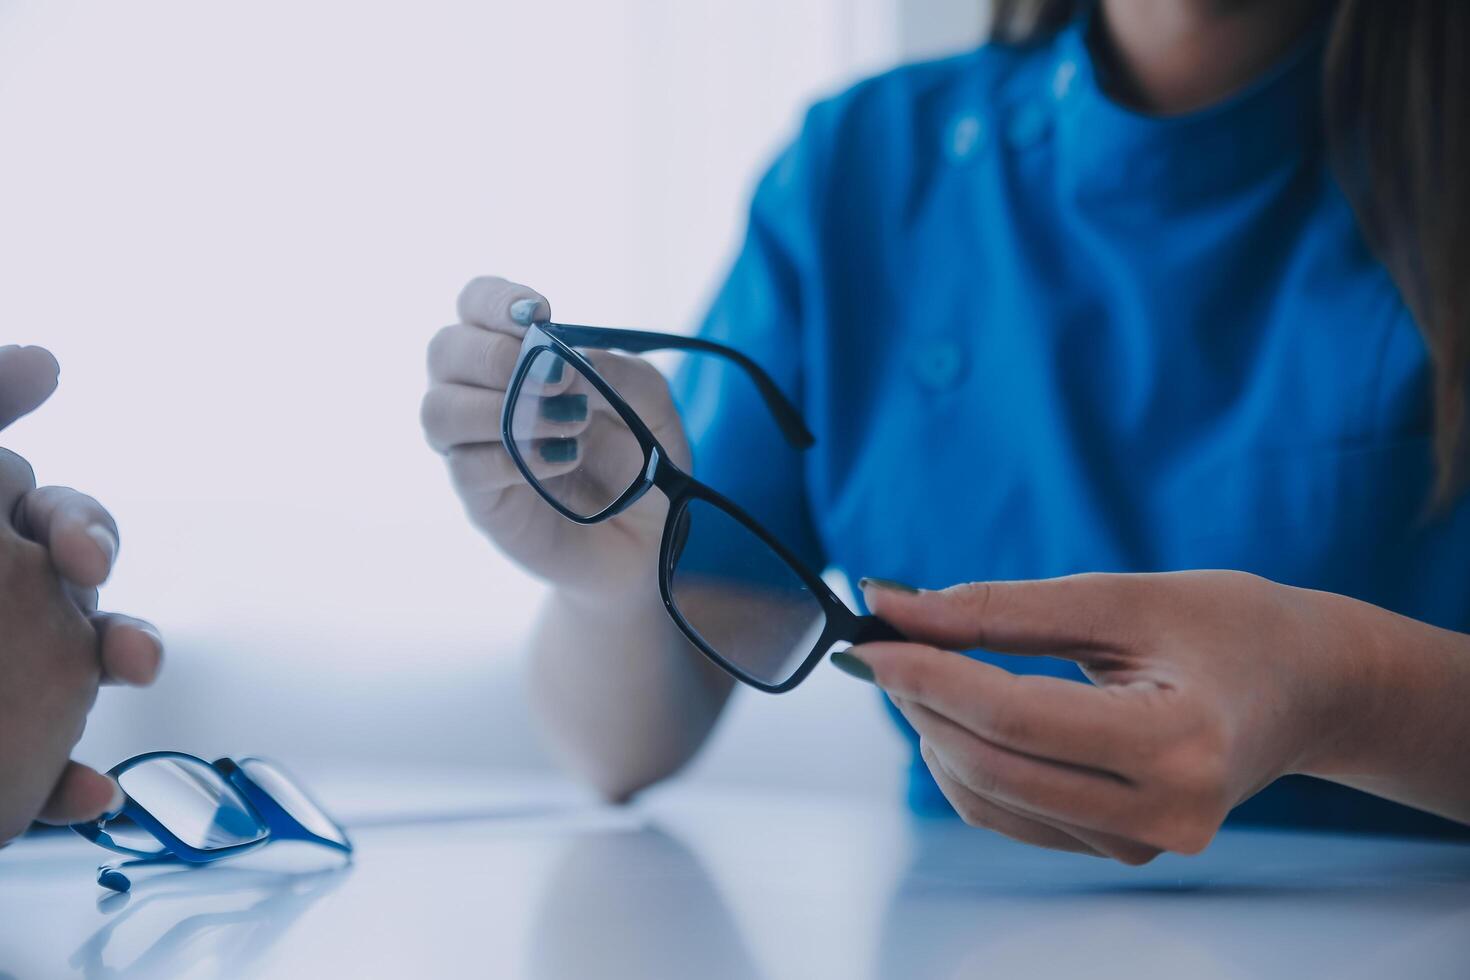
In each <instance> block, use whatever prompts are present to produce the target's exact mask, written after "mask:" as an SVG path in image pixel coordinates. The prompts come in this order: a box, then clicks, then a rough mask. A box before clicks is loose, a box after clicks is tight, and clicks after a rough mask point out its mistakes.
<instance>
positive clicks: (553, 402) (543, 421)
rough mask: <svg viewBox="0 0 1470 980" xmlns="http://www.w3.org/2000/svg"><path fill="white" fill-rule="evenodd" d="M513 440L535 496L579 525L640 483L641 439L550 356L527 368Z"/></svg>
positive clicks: (539, 356)
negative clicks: (541, 495) (549, 501)
mask: <svg viewBox="0 0 1470 980" xmlns="http://www.w3.org/2000/svg"><path fill="white" fill-rule="evenodd" d="M510 433H511V438H512V440H513V441H514V442H515V448H516V452H517V453H518V454H519V455H520V457H521V460H522V461H523V462H524V463H525V465H526V468H527V469H529V470H530V471H531V473H530V475H531V479H532V480H533V481H534V482H535V484H536V485H537V487H538V488H539V489H540V491H541V492H542V493H544V494H546V495H547V496H549V497H551V498H552V499H553V500H555V501H556V502H557V503H559V504H560V505H561V506H563V507H565V508H566V509H567V510H569V511H571V512H572V513H573V514H576V515H577V516H578V517H594V516H596V515H597V514H600V513H601V512H602V511H604V510H606V509H607V508H608V507H609V506H611V505H612V504H613V503H614V502H615V501H616V500H617V499H618V498H619V497H621V496H622V495H623V494H624V493H625V492H627V490H628V488H630V487H632V486H633V485H634V484H635V483H637V482H638V480H639V479H640V478H641V477H642V475H643V467H644V462H645V457H644V453H643V448H642V446H641V445H640V444H639V442H638V437H637V436H635V435H634V434H633V431H632V430H631V429H629V428H628V426H627V423H625V422H624V421H623V418H622V416H620V415H619V414H618V413H617V411H616V410H615V409H614V408H613V406H612V405H611V404H610V403H609V402H608V400H607V399H606V398H604V397H603V396H602V393H601V392H599V391H598V390H597V388H596V387H595V386H593V384H592V382H591V381H589V380H588V379H587V378H586V377H585V376H583V375H582V373H581V372H580V371H579V370H578V369H577V367H576V365H575V364H573V363H572V362H570V361H567V360H565V359H564V358H563V357H562V356H561V355H560V354H558V353H557V352H556V351H554V350H551V349H550V348H546V349H543V350H541V351H538V352H537V353H536V354H535V356H534V357H533V358H532V359H531V361H530V363H529V364H528V365H527V367H526V370H525V375H524V377H523V379H522V381H521V385H520V389H519V391H517V393H516V398H515V401H514V403H513V404H512V405H511V413H510Z"/></svg>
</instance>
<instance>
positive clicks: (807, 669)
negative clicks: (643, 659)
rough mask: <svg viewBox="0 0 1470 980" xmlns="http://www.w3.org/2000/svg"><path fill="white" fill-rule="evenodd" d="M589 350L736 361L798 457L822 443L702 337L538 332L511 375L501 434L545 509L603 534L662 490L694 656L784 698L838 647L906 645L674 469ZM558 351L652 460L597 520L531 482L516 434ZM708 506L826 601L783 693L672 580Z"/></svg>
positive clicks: (662, 563) (665, 573)
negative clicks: (721, 638) (724, 642)
mask: <svg viewBox="0 0 1470 980" xmlns="http://www.w3.org/2000/svg"><path fill="white" fill-rule="evenodd" d="M576 347H584V348H590V349H597V350H619V351H625V352H627V353H630V354H644V353H648V352H650V351H655V350H685V351H691V352H694V353H700V354H713V355H715V356H718V357H723V358H725V359H726V360H729V361H731V362H732V363H734V364H735V365H737V366H738V367H740V368H741V369H742V370H744V371H745V373H746V374H747V375H749V377H750V379H751V381H752V382H753V383H754V384H755V386H756V389H757V390H758V391H759V392H760V394H761V398H762V400H763V401H764V402H765V403H766V406H767V408H768V409H769V410H770V412H771V415H772V417H773V418H774V419H775V421H776V424H777V426H778V427H779V428H780V429H781V433H782V435H783V436H784V437H785V438H786V440H787V441H788V442H789V443H791V444H792V445H793V446H795V447H796V448H797V449H807V448H809V447H810V446H812V445H813V444H814V443H815V442H816V440H815V438H813V436H812V434H811V432H810V430H808V429H807V427H806V424H805V423H804V422H803V421H802V418H801V413H800V411H798V410H797V408H796V407H795V406H794V405H792V404H791V402H790V400H789V399H787V397H786V396H785V394H783V393H782V391H781V389H780V387H779V386H778V385H777V384H776V382H775V381H774V380H773V379H772V378H771V376H770V375H769V374H767V373H766V372H765V371H764V370H763V369H762V368H761V367H760V365H758V364H756V363H755V362H754V361H752V360H751V359H750V358H748V357H746V356H745V355H744V354H742V353H740V352H739V351H737V350H735V349H734V348H733V347H726V346H725V345H723V344H718V343H715V342H714V341H709V340H704V339H703V338H699V337H680V336H677V335H675V334H665V333H657V332H655V331H649V330H623V329H618V328H613V327H586V326H578V325H575V324H565V323H549V322H547V323H537V324H534V325H532V326H530V327H528V328H527V330H526V336H525V339H524V340H523V341H522V342H521V352H520V355H519V356H518V357H517V359H516V364H515V368H514V369H513V370H512V372H511V382H510V385H509V387H508V388H507V390H506V394H505V402H504V404H503V405H502V407H501V413H500V432H501V439H502V442H503V443H504V445H505V449H506V451H507V452H509V453H510V458H511V459H512V460H513V461H514V462H515V465H516V468H517V469H518V470H520V472H521V476H522V477H524V478H525V480H526V482H527V483H528V484H530V486H531V488H532V489H534V490H535V491H536V493H537V494H539V495H540V497H541V499H543V500H545V501H546V502H547V503H548V504H550V505H551V506H552V507H553V508H554V509H555V510H556V511H557V513H559V514H561V515H562V516H563V517H565V518H566V519H567V520H569V521H573V522H574V523H577V524H583V525H589V524H598V523H601V522H602V521H605V520H608V519H609V518H612V517H616V516H617V515H618V514H620V513H622V512H623V511H625V510H627V509H628V508H629V507H631V506H633V504H635V503H637V502H638V500H639V498H641V497H642V496H643V495H644V494H645V493H647V492H648V490H649V488H651V487H654V488H657V489H658V490H659V492H661V493H662V494H663V495H664V496H665V497H666V498H668V501H669V511H668V515H667V517H666V518H665V520H664V530H663V537H662V540H661V542H660V545H659V557H658V591H659V597H660V598H661V599H662V600H663V604H664V609H665V610H667V611H668V614H669V617H670V618H671V619H673V621H674V623H675V625H677V626H678V627H679V629H680V630H681V631H682V632H683V633H684V635H685V636H686V637H688V638H689V640H690V642H692V643H693V644H694V645H695V647H697V648H698V649H699V651H700V652H701V653H703V654H704V655H705V656H706V657H708V658H709V659H710V660H711V661H712V662H713V663H714V664H715V665H717V666H718V667H719V668H720V669H722V670H724V671H725V672H726V673H728V674H730V675H731V676H732V677H734V678H735V679H736V680H738V681H740V682H741V683H743V684H748V685H750V686H751V687H754V688H756V689H757V690H760V691H765V692H766V693H768V694H782V693H784V692H786V691H789V690H791V689H792V688H794V687H796V685H798V684H800V683H801V682H802V681H803V680H805V679H806V676H807V675H808V674H810V673H811V672H812V670H813V669H814V668H815V667H816V666H817V664H818V663H819V662H820V661H821V659H822V657H823V655H824V654H825V653H826V652H827V651H828V650H829V649H831V647H832V646H833V644H836V643H853V644H857V643H869V642H874V641H878V640H901V639H903V637H902V635H901V634H899V633H898V632H897V631H896V630H894V629H893V627H891V626H889V625H888V624H887V623H885V622H883V621H882V620H881V619H879V618H878V617H876V616H861V615H858V614H857V613H855V612H853V611H852V610H851V609H849V608H847V604H846V603H844V602H843V601H842V600H841V599H839V598H837V596H836V595H835V594H834V593H833V592H832V590H831V589H830V588H828V587H827V583H826V582H823V581H822V578H821V576H820V575H818V574H816V573H815V572H813V571H812V570H811V569H810V568H808V567H807V566H806V564H805V563H804V562H802V561H801V560H800V559H799V558H797V557H796V555H795V554H793V553H792V552H791V550H790V549H788V548H787V547H786V546H785V545H784V544H782V543H781V541H779V540H778V539H777V538H776V537H775V536H773V535H772V534H771V533H770V532H769V531H767V530H766V529H765V528H764V527H762V526H761V524H760V522H759V521H757V520H756V519H755V518H753V517H751V516H750V515H749V514H747V513H746V512H745V511H744V510H742V509H741V508H740V507H739V506H738V505H737V504H736V503H735V502H734V501H732V500H729V499H728V498H726V497H724V496H722V495H721V494H720V493H718V492H717V491H715V490H714V489H713V488H711V487H710V486H708V485H707V484H704V483H701V482H700V481H699V480H696V479H695V478H694V477H693V476H691V475H690V474H688V473H685V472H684V471H683V470H681V469H679V467H677V466H675V465H674V464H673V463H672V462H670V461H669V457H668V453H667V451H665V450H664V448H663V446H661V445H660V444H659V441H658V440H657V439H656V438H654V435H653V432H652V431H650V430H649V428H648V426H647V425H645V424H644V422H643V420H642V419H641V418H639V417H638V414H637V413H636V412H634V411H633V409H632V408H631V407H630V406H629V405H628V403H627V402H626V401H625V400H624V399H623V397H622V396H621V395H619V394H618V392H617V390H616V389H614V388H613V386H612V385H610V384H608V383H607V381H606V379H604V378H603V377H602V375H601V374H600V373H598V371H597V369H596V368H595V367H593V366H592V362H591V361H589V360H588V359H587V358H585V357H583V356H582V355H581V354H580V353H578V352H577V351H576V350H575V349H574V348H576ZM548 350H549V351H551V352H552V353H554V354H556V355H558V356H559V357H561V358H562V359H563V360H565V361H568V362H570V363H571V365H572V367H573V368H574V369H575V370H577V371H578V372H579V373H581V375H582V376H583V377H584V378H586V379H587V381H588V382H589V383H590V384H591V385H592V386H593V387H594V388H596V389H597V391H598V393H599V394H601V395H602V397H603V398H605V399H606V400H607V403H608V404H609V405H611V406H612V408H613V410H614V411H616V412H617V413H618V416H619V417H620V418H621V419H622V421H623V423H624V424H625V425H627V427H628V429H629V430H630V431H631V432H632V433H633V436H634V438H636V439H637V440H638V445H639V448H640V450H641V451H642V453H643V470H642V476H641V477H639V478H638V479H636V480H635V481H634V482H633V483H632V484H631V485H630V486H629V487H628V488H627V489H626V490H624V491H623V493H622V494H621V495H620V496H618V497H617V499H615V500H614V501H613V502H612V503H610V504H608V505H607V506H606V507H605V508H603V509H602V510H601V511H599V512H598V513H596V514H593V515H591V516H583V515H581V514H577V513H575V512H573V511H571V510H569V509H567V508H566V507H565V506H563V505H562V504H561V503H560V502H559V501H558V500H557V499H556V498H555V497H554V496H553V495H552V494H551V493H550V492H549V491H548V490H546V489H545V488H544V487H542V486H541V483H540V481H538V480H537V479H536V477H535V476H534V475H533V474H532V472H531V468H530V466H528V465H527V463H526V461H525V459H523V458H522V456H521V453H520V450H519V449H518V448H517V446H516V440H515V438H514V436H513V434H512V430H511V420H512V416H513V415H514V413H515V405H516V401H517V399H518V397H519V395H520V390H521V386H522V384H523V383H524V382H525V380H526V376H527V374H528V373H529V371H530V366H531V364H532V362H533V361H534V360H535V359H536V357H537V355H539V354H540V353H541V352H542V351H548ZM694 500H702V501H704V502H705V503H707V504H710V505H712V506H714V507H716V508H718V509H719V510H721V511H723V512H724V513H725V514H726V515H727V516H729V517H731V518H733V519H734V520H735V521H737V522H738V523H740V524H741V525H742V526H743V527H744V528H745V529H746V530H748V531H750V532H751V533H752V534H754V535H755V536H756V537H757V538H759V539H760V540H761V541H762V542H763V543H764V544H765V545H766V547H767V548H769V549H771V551H772V552H773V553H774V554H775V555H776V556H777V557H778V558H780V559H781V560H782V561H783V562H785V563H786V565H787V567H789V568H790V569H791V571H792V572H793V573H795V574H796V576H797V577H798V578H800V579H801V581H802V584H803V585H805V586H806V588H807V590H808V591H809V592H810V593H811V594H812V596H813V597H814V598H815V599H816V600H817V603H818V605H820V606H821V607H822V613H823V615H824V616H825V617H826V620H825V622H824V623H823V625H822V633H821V636H820V637H818V639H817V641H816V643H815V645H814V646H813V648H812V649H811V651H809V652H808V653H807V655H806V657H805V659H804V660H803V661H802V662H801V664H800V665H799V666H798V667H797V668H796V670H795V671H794V672H793V673H792V674H791V676H790V677H788V678H787V679H785V680H784V681H781V682H780V683H778V684H770V683H767V682H765V681H762V680H761V679H759V678H757V677H754V676H752V675H751V674H749V673H748V672H746V671H744V670H742V669H741V668H740V667H739V666H737V665H736V664H734V663H732V662H731V661H730V660H728V659H726V658H725V657H724V656H722V655H721V654H720V653H719V651H717V650H715V649H714V648H713V647H711V646H710V645H709V644H708V643H707V642H705V640H704V638H703V637H702V636H700V634H699V631H698V630H696V629H695V628H694V627H693V626H692V625H691V624H690V623H689V621H688V620H686V619H685V618H684V615H683V613H681V612H680V611H679V607H678V605H677V604H676V603H675V602H674V598H673V587H672V575H673V572H674V567H675V564H676V561H677V557H678V556H677V555H676V554H675V551H674V536H675V534H676V529H677V528H678V526H679V521H680V519H681V518H682V517H683V516H684V514H685V512H686V511H687V509H688V506H689V504H690V502H691V501H694Z"/></svg>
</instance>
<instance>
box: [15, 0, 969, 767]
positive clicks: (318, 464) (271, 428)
mask: <svg viewBox="0 0 1470 980" xmlns="http://www.w3.org/2000/svg"><path fill="white" fill-rule="evenodd" d="M979 13H980V11H979V4H978V3H972V2H970V0H926V2H910V3H907V4H904V3H900V0H860V2H859V0H752V2H746V3H740V4H733V3H714V2H688V0H616V2H610V0H597V2H592V0H539V2H537V3H524V2H511V0H495V2H471V0H421V2H417V3H414V4H390V3H367V2H361V0H357V2H343V0H315V2H310V3H302V2H299V0H297V2H289V3H288V2H282V0H257V2H254V3H251V4H225V3H212V2H199V0H131V2H128V3H102V2H92V3H83V2H68V0H45V2H0V343H39V344H44V345H46V346H48V347H50V348H51V349H52V350H53V351H54V352H55V353H56V354H57V356H58V357H59V359H60V360H61V363H62V367H63V370H62V380H61V389H60V391H59V393H58V394H57V396H56V397H55V398H54V399H53V401H52V402H51V403H50V404H48V405H47V406H46V407H45V408H44V409H43V410H42V411H41V412H40V413H38V414H37V415H36V416H34V417H32V418H30V419H27V420H25V421H23V422H22V423H21V424H19V425H18V426H16V427H15V428H14V429H13V430H11V431H8V432H6V433H4V434H3V436H0V441H3V443H4V444H5V445H7V446H8V447H10V448H13V449H15V450H17V451H19V452H21V453H22V454H23V455H25V456H27V457H28V458H29V459H31V460H32V462H33V463H34V464H35V467H36V469H37V471H38V474H39V475H40V477H41V479H42V481H43V482H49V483H65V484H72V485H75V486H78V487H81V488H84V489H86V490H88V491H89V492H92V493H94V494H96V495H97V496H98V497H99V498H100V499H102V500H103V501H104V502H105V503H106V504H108V505H109V506H110V507H111V508H112V509H113V512H114V513H115V514H116V516H117V517H118V520H119V523H120V524H121V527H122V531H123V543H124V547H123V557H122V561H121V564H120V566H119V568H118V571H117V574H116V576H115V577H114V581H113V582H112V583H111V585H110V586H109V587H108V588H107V590H106V591H105V593H104V603H105V604H106V605H108V606H110V607H112V608H117V609H121V610H125V611H128V612H132V613H135V614H137V615H142V616H146V617H149V618H152V619H154V620H155V621H156V622H157V623H158V624H159V625H160V626H161V627H162V628H163V630H164V632H165V635H166V638H167V641H168V651H169V652H168V663H167V670H166V672H165V677H164V679H163V680H162V681H161V682H160V683H159V684H158V685H157V686H156V687H155V688H153V689H152V690H149V691H146V692H133V691H107V692H105V693H104V694H103V697H102V699H101V701H100V703H99V706H98V708H97V710H96V711H95V712H94V717H93V721H92V724H91V726H90V729H89V732H88V735H87V737H86V739H85V740H84V742H83V745H82V747H81V750H80V752H81V756H82V757H83V758H84V759H86V760H87V761H89V762H92V763H93V764H97V765H101V766H106V765H110V764H111V763H112V762H114V761H117V760H118V759H120V758H122V757H123V756H125V755H128V754H131V753H133V752H136V751H141V750H144V749H148V748H178V749H184V750H191V751H195V752H198V753H201V754H211V753H216V752H218V753H224V752H264V753H270V754H274V755H276V756H279V757H280V758H282V759H283V760H285V761H287V762H292V763H294V764H295V765H296V767H297V768H299V769H306V770H312V769H317V770H320V769H325V768H329V767H332V766H341V767H346V766H349V765H362V764H365V763H370V762H371V761H372V760H374V759H378V758H391V759H395V760H399V761H403V760H409V761H412V760H421V761H423V762H424V764H425V765H426V766H429V765H435V766H442V765H453V764H465V763H472V764H482V765H510V766H527V767H529V766H539V765H542V764H544V760H543V757H542V755H541V752H540V749H539V747H538V746H537V744H536V742H535V740H534V738H533V736H532V734H531V732H530V729H529V726H528V719H527V717H526V712H525V708H524V706H523V705H522V703H521V699H520V679H519V674H520V663H519V658H518V655H517V653H518V650H519V647H520V645H521V642H522V638H523V636H524V634H525V631H526V629H527V626H528V624H529V622H530V619H531V610H532V609H533V607H534V604H535V602H536V601H537V598H538V596H539V593H540V586H539V585H537V584H536V583H535V582H533V581H531V580H529V579H528V578H526V577H525V576H524V575H522V574H521V573H520V572H518V571H517V570H516V569H515V568H513V567H512V566H510V565H509V564H508V563H507V562H506V561H505V560H504V559H502V558H501V557H500V556H499V555H497V554H496V553H495V552H494V551H493V550H492V549H491V548H490V546H489V545H487V544H486V543H485V542H484V541H482V540H481V539H479V538H478V537H477V536H476V535H475V534H474V532H473V531H472V530H471V529H470V528H469V526H468V524H467V523H466V522H465V521H464V519H463V518H462V516H461V514H460V511H459V507H458V504H457V502H456V501H455V499H454V497H453V496H452V494H451V493H450V490H449V487H448V481H447V479H446V478H445V475H444V473H443V471H442V466H441V464H440V461H439V460H438V458H437V457H435V456H434V455H433V454H432V453H430V451H429V450H428V449H427V448H426V447H425V446H424V445H423V441H422V438H421V436H420V432H419V428H418V418H417V406H418V399H419V397H420V395H421V393H422V389H423V350H424V346H425V344H426V342H427V341H428V339H429V337H430V336H431V335H432V334H433V332H434V330H435V329H436V328H438V327H439V326H441V325H442V324H444V323H447V322H449V321H450V320H451V319H452V317H453V301H454V297H455V294H456V292H457V291H458V288H459V286H460V285H461V284H462V283H463V282H464V281H465V280H467V279H468V278H469V277H471V276H473V275H475V274H478V273H482V272H495V273H498V274H503V275H506V276H509V277H512V278H516V279H519V280H521V281H524V282H527V283H530V284H532V285H534V286H535V287H536V288H538V289H540V290H542V291H543V292H545V293H546V294H548V295H549V296H550V297H551V299H552V302H553V304H554V306H555V308H556V311H557V314H558V315H559V316H561V317H564V318H566V319H570V320H573V321H582V322H591V323H603V324H610V325H630V326H640V327H648V328H655V329H671V330H687V329H689V328H691V327H692V326H693V325H694V323H695V322H696V321H697V319H698V316H699V314H700V311H701V309H702V307H703V305H704V303H705V302H706V301H707V298H708V297H709V295H710V294H711V292H712V291H713V289H714V287H715V285H716V284H717V282H718V279H719V277H720V275H721V274H722V273H723V270H724V267H725V265H726V264H727V263H728V261H729V258H730V254H731V252H732V249H733V248H734V246H735V244H736V242H737V240H738V235H739V233H740V231H741V225H742V220H743V211H744V207H745V203H746V199H747V195H748V193H749V189H750V187H751V186H752V185H753V182H754V180H755V178H756V177H757V176H758V174H759V172H760V170H761V169H762V168H763V167H764V165H765V163H766V162H767V161H768V160H769V159H770V157H771V156H772V155H773V154H774V153H775V152H776V150H777V148H778V147H779V146H780V144H781V143H782V142H783V141H784V140H785V139H786V138H788V137H789V135H790V134H791V133H792V131H793V130H794V127H795V124H796V122H797V120H798V119H799V116H800V113H801V111H802V109H803V108H804V106H805V105H806V104H807V103H808V102H809V101H810V100H811V99H813V98H815V97H818V96H820V95H822V94H826V93H829V92H832V91H835V90H837V89H838V88H840V87H841V86H843V85H845V84H847V83H849V82H850V81H852V80H853V79H855V78H856V77H858V76H860V75H863V74H867V73H870V72H872V71H875V70H879V69H882V68H885V67H887V66H889V65H891V64H893V63H895V62H897V61H898V60H900V59H902V58H904V57H911V56H914V55H916V54H929V53H932V52H934V51H937V50H942V49H944V48H946V47H949V46H955V47H958V46H961V45H963V44H965V43H969V42H970V41H971V40H972V39H973V37H974V36H975V33H976V31H977V30H978V23H979ZM595 655H596V651H588V656H589V658H590V657H594V656H595ZM902 755H903V753H902V750H901V748H900V746H899V744H898V741H897V736H896V735H895V734H894V733H893V732H892V731H891V730H890V729H889V728H888V727H887V724H886V722H885V721H884V720H883V718H882V714H881V709H880V706H879V703H878V701H877V699H876V697H875V695H874V694H873V693H872V692H871V690H869V689H865V688H863V687H862V686H861V685H858V684H857V683H856V682H853V681H851V680H849V679H847V678H846V677H842V676H840V675H837V674H836V672H835V671H831V670H826V669H824V670H820V671H818V672H817V674H816V675H815V676H814V678H813V680H812V681H811V682H810V683H809V685H807V686H806V687H804V688H803V689H802V690H800V691H798V692H797V693H795V694H793V695H790V696H787V697H783V698H767V697H764V696H761V695H755V694H750V695H746V696H743V697H741V698H740V699H738V701H737V704H736V706H735V709H734V711H733V712H732V717H730V718H729V719H727V722H726V723H725V724H724V725H723V726H722V728H721V729H720V731H719V733H718V735H717V737H716V740H715V743H714V744H713V745H712V746H711V748H710V750H709V751H708V752H706V753H705V754H704V755H703V756H702V757H701V759H700V760H699V762H698V763H697V764H696V766H695V768H694V773H693V776H694V778H705V779H718V780H725V781H741V780H763V781H767V782H776V783H783V784H796V783H799V784H802V785H806V786H827V787H833V788H844V789H852V790H870V791H875V792H896V787H897V786H898V784H899V778H900V762H901V760H902Z"/></svg>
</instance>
